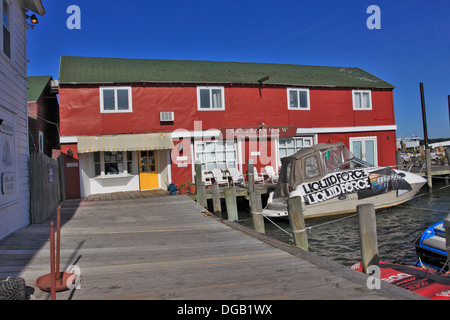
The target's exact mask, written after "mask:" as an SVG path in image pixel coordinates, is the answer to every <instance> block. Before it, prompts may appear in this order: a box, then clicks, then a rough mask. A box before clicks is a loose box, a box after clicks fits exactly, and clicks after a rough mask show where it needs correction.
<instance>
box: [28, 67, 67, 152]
mask: <svg viewBox="0 0 450 320" xmlns="http://www.w3.org/2000/svg"><path fill="white" fill-rule="evenodd" d="M27 80H28V81H27V89H28V90H27V99H28V103H27V105H28V143H29V151H30V154H32V153H44V154H46V155H47V156H49V157H52V156H53V154H54V153H55V154H58V153H59V149H60V146H59V132H58V126H59V106H58V97H57V96H56V92H54V90H52V81H53V80H52V77H51V76H41V77H28V79H27Z"/></svg>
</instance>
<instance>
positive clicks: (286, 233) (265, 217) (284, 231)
mask: <svg viewBox="0 0 450 320" xmlns="http://www.w3.org/2000/svg"><path fill="white" fill-rule="evenodd" d="M263 217H264V218H266V219H267V220H269V221H270V222H271V223H272V224H273V225H274V226H275V227H277V228H278V229H280V230H281V231H283V232H284V233H286V234H288V235H289V236H291V237H293V235H292V234H291V233H289V232H287V231H286V230H284V229H283V228H282V227H280V226H279V225H277V224H276V223H275V222H273V221H272V220H270V219H269V217H268V216H266V215H264V214H263Z"/></svg>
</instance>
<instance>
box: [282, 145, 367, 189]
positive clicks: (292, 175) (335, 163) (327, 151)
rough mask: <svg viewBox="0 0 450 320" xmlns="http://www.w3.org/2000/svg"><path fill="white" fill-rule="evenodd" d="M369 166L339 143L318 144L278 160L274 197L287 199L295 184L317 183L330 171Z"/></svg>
mask: <svg viewBox="0 0 450 320" xmlns="http://www.w3.org/2000/svg"><path fill="white" fill-rule="evenodd" d="M372 166H373V165H371V164H369V163H367V162H365V161H362V160H360V159H358V158H356V157H355V156H354V155H353V153H352V152H351V151H350V150H349V149H348V148H347V147H346V146H345V145H344V143H342V142H338V143H334V144H327V143H319V144H316V145H313V146H311V147H308V148H304V149H302V150H300V151H298V152H297V153H295V154H293V155H291V156H287V157H284V158H282V159H281V171H280V174H279V179H278V184H277V187H276V189H275V194H274V198H279V197H283V198H286V197H289V194H290V193H291V192H292V191H293V190H294V189H295V188H296V187H297V186H298V185H300V184H302V183H305V182H310V181H316V180H319V179H321V178H323V177H324V176H325V175H327V174H328V173H330V172H336V171H341V170H347V169H355V168H367V167H372Z"/></svg>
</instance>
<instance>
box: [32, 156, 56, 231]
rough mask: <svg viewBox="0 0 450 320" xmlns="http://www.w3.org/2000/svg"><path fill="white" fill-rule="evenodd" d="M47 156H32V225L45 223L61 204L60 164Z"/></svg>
mask: <svg viewBox="0 0 450 320" xmlns="http://www.w3.org/2000/svg"><path fill="white" fill-rule="evenodd" d="M60 159H61V161H59V162H58V161H56V160H53V159H51V158H49V157H48V156H46V155H45V154H41V153H35V154H32V155H31V156H30V217H31V221H30V222H31V223H32V224H39V223H43V222H44V221H45V220H47V219H48V218H49V217H50V216H51V215H52V213H54V212H55V210H56V207H57V206H58V204H59V203H60V202H61V187H60V185H61V184H60V181H61V179H60V168H59V166H60V164H61V165H62V166H63V165H64V162H63V161H62V158H60Z"/></svg>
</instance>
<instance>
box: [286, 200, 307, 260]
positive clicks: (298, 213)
mask: <svg viewBox="0 0 450 320" xmlns="http://www.w3.org/2000/svg"><path fill="white" fill-rule="evenodd" d="M287 203H288V215H289V222H290V224H291V227H292V230H293V231H294V242H295V245H296V246H297V247H300V248H302V249H304V250H306V251H307V250H308V236H307V234H306V225H305V218H304V216H303V208H302V199H301V197H292V198H289V199H288V201H287Z"/></svg>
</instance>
